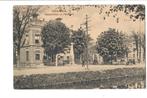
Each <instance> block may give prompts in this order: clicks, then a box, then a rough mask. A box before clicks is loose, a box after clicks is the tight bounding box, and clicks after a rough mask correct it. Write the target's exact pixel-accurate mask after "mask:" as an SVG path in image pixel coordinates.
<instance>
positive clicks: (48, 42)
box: [41, 20, 70, 61]
mask: <svg viewBox="0 0 147 98" xmlns="http://www.w3.org/2000/svg"><path fill="white" fill-rule="evenodd" d="M41 37H42V42H43V47H44V49H45V54H46V55H47V56H48V57H51V58H52V61H53V60H54V58H55V55H56V54H57V53H60V52H63V50H64V48H66V47H68V45H69V44H70V33H69V29H68V28H67V27H66V26H65V24H64V23H62V22H61V21H60V20H50V21H49V22H48V23H47V24H46V25H45V26H44V27H43V28H42V31H41Z"/></svg>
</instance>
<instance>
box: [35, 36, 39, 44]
mask: <svg viewBox="0 0 147 98" xmlns="http://www.w3.org/2000/svg"><path fill="white" fill-rule="evenodd" d="M35 44H39V34H35Z"/></svg>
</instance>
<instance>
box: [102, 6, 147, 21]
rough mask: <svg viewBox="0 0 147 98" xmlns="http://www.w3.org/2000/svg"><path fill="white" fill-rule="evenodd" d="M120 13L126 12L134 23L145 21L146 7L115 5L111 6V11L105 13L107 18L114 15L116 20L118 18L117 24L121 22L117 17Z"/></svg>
mask: <svg viewBox="0 0 147 98" xmlns="http://www.w3.org/2000/svg"><path fill="white" fill-rule="evenodd" d="M118 12H124V13H125V14H126V15H128V16H129V17H130V19H132V20H133V21H136V20H137V19H140V20H144V19H145V6H144V5H115V6H110V8H109V10H108V11H106V12H105V14H106V15H107V16H110V14H113V17H114V18H117V22H118V21H119V17H117V15H118Z"/></svg>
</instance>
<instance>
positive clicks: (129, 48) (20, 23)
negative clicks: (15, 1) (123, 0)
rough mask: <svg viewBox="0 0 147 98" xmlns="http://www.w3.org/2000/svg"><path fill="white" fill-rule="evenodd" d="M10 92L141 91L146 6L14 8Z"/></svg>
mask: <svg viewBox="0 0 147 98" xmlns="http://www.w3.org/2000/svg"><path fill="white" fill-rule="evenodd" d="M12 19H13V20H12V21H13V31H12V32H13V43H12V44H13V87H14V89H146V65H145V64H146V44H145V43H146V42H145V40H146V38H145V36H146V35H145V5H141V4H135V5H134V4H131V5H128V4H123V5H13V18H12Z"/></svg>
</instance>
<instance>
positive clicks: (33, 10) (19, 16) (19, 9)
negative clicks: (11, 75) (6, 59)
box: [13, 6, 39, 66]
mask: <svg viewBox="0 0 147 98" xmlns="http://www.w3.org/2000/svg"><path fill="white" fill-rule="evenodd" d="M38 9H39V8H38V7H32V6H14V8H13V48H14V49H13V50H14V58H16V60H17V66H19V65H20V49H21V48H22V47H23V45H24V43H25V39H23V36H24V35H25V33H26V31H27V27H28V25H29V23H30V22H31V19H32V18H33V16H34V15H37V12H38Z"/></svg>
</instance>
